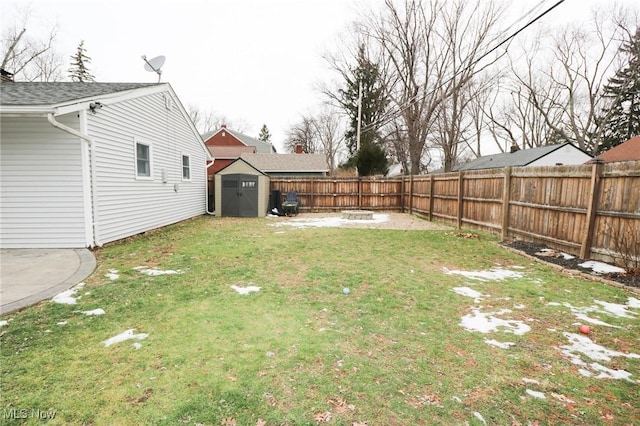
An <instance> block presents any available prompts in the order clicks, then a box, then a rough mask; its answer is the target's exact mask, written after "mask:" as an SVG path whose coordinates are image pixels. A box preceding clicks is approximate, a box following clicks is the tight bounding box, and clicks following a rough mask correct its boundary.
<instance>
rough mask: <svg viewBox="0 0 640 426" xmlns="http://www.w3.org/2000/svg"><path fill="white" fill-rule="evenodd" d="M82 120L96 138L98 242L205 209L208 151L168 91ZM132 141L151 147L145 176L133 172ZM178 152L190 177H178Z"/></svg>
mask: <svg viewBox="0 0 640 426" xmlns="http://www.w3.org/2000/svg"><path fill="white" fill-rule="evenodd" d="M87 122H88V123H87V132H88V134H89V135H90V136H91V137H92V138H93V139H94V141H95V142H94V146H95V147H94V155H95V158H94V164H95V165H96V166H95V169H96V170H95V177H96V184H95V191H96V193H95V210H96V239H97V242H98V243H99V244H104V243H107V242H110V241H115V240H119V239H122V238H126V237H128V236H131V235H135V234H139V233H141V232H145V231H148V230H150V229H154V228H158V227H162V226H165V225H169V224H172V223H176V222H179V221H182V220H185V219H189V218H192V217H194V216H198V215H201V214H205V212H206V185H207V175H206V170H205V167H206V160H207V155H206V153H205V148H204V146H203V144H202V142H201V139H200V137H199V136H198V135H197V132H196V131H195V129H194V128H193V126H192V125H191V123H190V122H189V121H188V119H187V118H186V113H185V112H184V109H183V108H182V106H181V105H180V104H179V101H178V100H177V98H175V96H174V95H173V94H172V93H171V92H169V91H165V92H160V93H153V94H149V95H146V96H141V97H137V98H134V99H130V100H125V101H122V102H118V103H115V104H112V105H106V106H105V107H103V108H102V109H100V110H99V111H98V113H97V114H95V115H94V114H88V117H87ZM136 141H137V142H140V143H144V144H148V145H150V147H151V177H150V178H139V177H138V176H137V175H136V157H135V150H136ZM183 155H187V156H189V158H190V172H191V178H190V180H183V178H182V156H183Z"/></svg>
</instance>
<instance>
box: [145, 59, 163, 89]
mask: <svg viewBox="0 0 640 426" xmlns="http://www.w3.org/2000/svg"><path fill="white" fill-rule="evenodd" d="M142 59H143V60H144V62H145V64H144V69H145V70H146V71H149V72H155V73H156V74H158V83H160V76H161V75H162V70H161V69H160V68H162V66H163V65H164V61H165V60H166V59H167V58H165V57H164V56H156V57H155V58H152V59H149V60H147V55H142Z"/></svg>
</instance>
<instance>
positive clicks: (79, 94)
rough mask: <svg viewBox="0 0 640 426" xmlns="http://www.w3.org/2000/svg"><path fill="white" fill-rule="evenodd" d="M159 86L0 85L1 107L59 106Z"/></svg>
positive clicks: (148, 84) (99, 84)
mask: <svg viewBox="0 0 640 426" xmlns="http://www.w3.org/2000/svg"><path fill="white" fill-rule="evenodd" d="M157 85H158V83H95V82H90V83H74V82H7V83H0V105H2V106H6V105H15V106H18V105H22V106H26V105H57V104H61V103H65V102H70V101H77V100H79V99H85V98H94V97H97V96H104V95H108V94H112V93H117V92H123V91H126V90H133V89H139V88H142V87H149V86H157Z"/></svg>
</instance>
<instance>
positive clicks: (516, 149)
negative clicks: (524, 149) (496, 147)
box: [511, 142, 520, 152]
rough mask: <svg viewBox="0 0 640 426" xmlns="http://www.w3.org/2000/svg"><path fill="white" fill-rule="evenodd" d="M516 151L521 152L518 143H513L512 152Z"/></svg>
mask: <svg viewBox="0 0 640 426" xmlns="http://www.w3.org/2000/svg"><path fill="white" fill-rule="evenodd" d="M516 151H520V147H519V146H518V144H517V143H515V142H514V143H512V144H511V152H516Z"/></svg>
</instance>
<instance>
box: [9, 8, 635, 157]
mask: <svg viewBox="0 0 640 426" xmlns="http://www.w3.org/2000/svg"><path fill="white" fill-rule="evenodd" d="M541 2H542V3H543V4H545V5H548V6H550V5H552V4H554V3H555V2H556V1H555V0H517V1H516V0H512V1H509V2H508V3H507V4H508V5H509V10H510V11H511V12H512V14H513V16H515V17H519V16H520V14H521V13H522V11H523V10H525V8H527V7H531V6H532V5H535V4H538V3H541ZM609 3H610V2H609V0H588V1H585V0H566V1H565V3H564V4H562V5H561V6H560V7H559V8H558V9H556V11H554V12H553V15H552V16H550V17H549V18H548V19H547V21H548V20H555V21H562V20H566V19H567V17H569V16H571V17H574V18H575V17H579V16H585V17H586V16H587V15H588V10H589V6H588V5H586V4H609ZM623 3H631V0H623ZM382 4H383V0H129V1H123V0H109V1H104V0H82V1H79V0H30V1H26V0H19V1H16V0H0V15H1V17H0V22H1V24H2V32H3V33H4V32H5V29H6V28H8V27H9V26H12V25H15V24H16V23H17V22H19V20H18V16H19V15H18V13H17V10H18V8H17V5H20V7H24V5H30V9H31V14H30V21H29V26H28V28H27V30H28V33H31V34H32V36H37V35H38V34H40V35H42V34H44V33H43V32H44V31H46V30H48V29H50V28H51V27H52V26H53V25H57V27H58V35H57V38H56V43H55V47H56V51H57V52H58V53H59V54H61V55H62V57H63V59H64V60H66V61H67V62H66V63H65V64H68V63H70V62H71V59H70V57H71V56H72V55H73V54H75V52H76V48H77V46H78V45H79V44H80V42H81V41H83V40H84V47H85V49H86V53H87V55H88V56H89V57H90V58H91V63H90V64H89V69H90V71H91V73H92V74H93V75H94V76H95V78H96V81H100V82H150V83H152V82H157V81H158V76H157V75H156V74H155V73H153V72H148V71H145V70H144V61H143V60H142V55H146V56H147V58H148V59H151V58H154V57H156V56H160V55H163V56H165V57H166V62H165V64H164V66H163V67H162V76H161V79H162V80H161V81H162V82H165V83H170V84H171V86H172V87H173V89H174V91H175V92H176V94H177V95H178V98H179V99H180V100H181V102H182V104H183V105H184V107H185V108H186V109H189V107H190V106H195V107H197V108H198V109H199V110H200V111H202V112H204V113H206V112H209V111H211V112H214V113H216V114H217V115H220V116H224V117H226V118H227V119H228V120H229V122H230V123H229V124H230V126H233V127H235V128H237V129H239V130H241V131H242V132H243V133H245V134H247V135H249V136H253V137H257V136H258V133H259V132H260V128H261V127H262V125H263V124H266V125H267V127H268V128H269V131H270V132H271V134H272V138H271V140H272V142H273V143H274V145H275V146H276V148H277V149H278V151H279V152H282V147H283V146H284V140H285V139H286V134H287V130H288V129H289V128H290V127H291V126H292V125H293V124H295V123H296V122H297V121H299V119H300V117H301V115H302V114H305V113H308V112H309V111H313V110H314V109H316V108H318V106H319V105H320V104H321V103H322V101H323V98H322V95H321V94H320V92H319V90H318V87H319V86H320V85H321V84H322V83H327V82H329V81H330V80H331V79H335V76H334V75H333V74H332V73H331V72H330V70H329V67H328V64H327V62H326V61H325V60H324V59H323V54H324V53H326V52H329V51H335V50H336V49H338V48H339V46H341V40H345V39H347V38H348V37H349V25H350V24H351V23H352V22H353V21H354V20H356V19H357V18H358V17H359V16H360V15H361V13H362V10H367V9H370V8H377V7H380V5H382ZM65 71H66V68H65ZM64 76H65V78H66V77H67V73H66V72H64Z"/></svg>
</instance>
